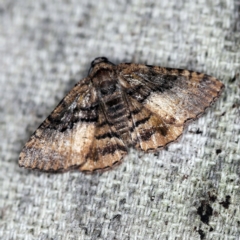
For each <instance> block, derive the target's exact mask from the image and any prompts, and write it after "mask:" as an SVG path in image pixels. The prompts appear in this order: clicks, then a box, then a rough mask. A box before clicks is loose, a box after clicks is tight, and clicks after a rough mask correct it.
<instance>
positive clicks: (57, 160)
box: [19, 78, 98, 172]
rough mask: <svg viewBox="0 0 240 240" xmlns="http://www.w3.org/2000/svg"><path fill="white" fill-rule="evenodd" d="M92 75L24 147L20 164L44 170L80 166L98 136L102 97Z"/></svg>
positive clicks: (59, 106) (73, 90)
mask: <svg viewBox="0 0 240 240" xmlns="http://www.w3.org/2000/svg"><path fill="white" fill-rule="evenodd" d="M90 84H91V83H90V80H89V79H88V78H86V79H84V80H82V81H81V82H80V83H78V84H77V85H76V86H75V87H74V88H73V89H72V90H71V91H70V92H69V93H68V95H67V96H66V97H65V98H64V99H63V100H62V101H61V102H60V103H59V105H58V106H57V107H56V108H55V110H54V111H53V112H52V113H51V115H50V116H49V117H48V118H47V119H46V120H45V121H44V122H43V123H42V124H41V125H40V126H39V128H38V129H37V130H36V131H35V133H34V134H33V135H32V136H31V138H30V140H29V141H28V142H27V143H26V145H25V147H24V148H23V150H22V152H21V154H20V157H19V165H20V166H24V167H26V168H31V169H39V170H43V171H52V172H56V171H65V170H68V169H73V168H78V167H79V166H81V165H82V164H83V163H84V162H85V161H86V157H87V154H88V152H89V149H90V147H91V145H92V142H93V140H94V134H95V129H96V122H97V120H98V116H97V114H98V97H97V94H96V91H95V89H94V88H93V87H91V85H90Z"/></svg>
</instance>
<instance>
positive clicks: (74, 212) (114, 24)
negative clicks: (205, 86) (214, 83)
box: [0, 0, 240, 240]
mask: <svg viewBox="0 0 240 240" xmlns="http://www.w3.org/2000/svg"><path fill="white" fill-rule="evenodd" d="M96 2H97V1H94V0H90V1H78V0H69V1H63V0H62V1H60V0H54V1H47V0H45V1H42V0H41V1H31V0H18V1H15V0H4V1H0V96H1V101H0V139H1V144H0V239H4V240H10V239H26V240H27V239H29V240H30V239H42V240H45V239H56V240H60V239H67V240H68V239H84V240H85V239H119V240H122V239H123V240H124V239H240V230H239V229H240V204H239V201H240V200H239V199H240V189H239V184H240V140H239V138H240V137H239V135H240V79H239V73H240V24H239V23H240V11H239V9H240V2H239V1H235V2H234V1H231V0H217V1H211V0H199V1H191V0H185V1H184V0H172V1H169V0H162V1H140V0H133V1H99V3H96ZM156 2H158V3H156ZM99 56H106V57H108V59H109V60H110V61H112V62H115V63H119V62H126V61H127V62H134V63H147V64H152V65H161V66H166V67H175V68H186V69H190V70H195V71H199V72H204V73H207V74H210V75H213V76H215V77H217V78H219V79H220V80H222V81H223V82H224V83H225V85H226V89H225V91H224V92H223V94H222V96H221V98H220V99H219V100H218V101H217V102H216V104H215V105H214V106H212V107H211V108H210V109H209V110H208V111H207V112H206V114H204V115H203V116H202V117H201V118H200V119H199V120H197V121H195V122H193V123H191V124H190V125H189V127H187V128H186V130H185V133H184V135H183V137H182V138H181V139H180V140H179V141H178V142H177V143H173V144H171V145H170V146H169V147H168V148H167V149H166V150H162V151H160V152H159V154H157V155H152V154H142V153H139V152H137V151H131V152H130V154H129V155H128V157H127V158H126V159H125V161H124V162H123V163H122V165H120V166H119V167H117V168H115V169H114V170H112V171H108V172H105V173H103V174H94V175H85V174H83V173H80V172H74V173H73V172H70V173H64V174H47V173H40V172H36V171H30V170H26V169H20V168H19V167H18V163H17V161H18V155H19V152H20V151H21V149H22V147H23V145H24V143H25V142H26V141H27V140H28V138H29V137H30V135H31V133H32V132H33V131H34V130H35V129H36V128H37V127H38V125H39V124H40V123H41V122H42V121H43V120H44V119H45V118H46V117H47V116H48V114H49V113H50V112H51V110H53V108H54V107H55V106H56V104H57V103H58V102H59V101H60V100H61V98H62V97H63V96H64V95H65V94H66V92H67V91H69V90H70V89H71V87H72V86H73V85H74V84H75V83H76V82H78V81H79V80H80V79H81V78H83V77H85V76H86V75H87V71H88V68H89V64H90V62H91V61H92V60H93V59H94V58H95V57H99Z"/></svg>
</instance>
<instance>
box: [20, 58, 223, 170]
mask: <svg viewBox="0 0 240 240" xmlns="http://www.w3.org/2000/svg"><path fill="white" fill-rule="evenodd" d="M223 88H224V85H223V84H222V83H221V82H220V81H218V80H217V79H216V78H214V77H211V76H208V75H206V74H203V73H198V72H193V71H188V70H182V69H174V68H163V67H157V66H150V65H142V64H133V63H121V64H119V65H114V64H113V63H111V62H109V61H108V59H107V58H105V57H99V58H96V59H95V60H94V61H92V63H91V68H90V70H89V75H88V76H87V77H86V78H85V79H83V80H81V81H80V82H79V83H77V84H76V85H75V87H74V88H73V89H72V90H71V91H70V92H69V93H68V94H67V95H66V96H65V98H64V99H63V100H62V101H61V102H60V103H59V104H58V106H57V107H56V108H55V109H54V110H53V112H52V113H51V114H50V116H49V117H48V118H47V119H46V120H45V121H44V122H43V123H42V124H41V125H40V126H39V128H38V129H37V130H36V131H35V132H34V134H33V135H32V136H31V138H30V140H29V141H28V142H27V143H26V145H25V147H24V148H23V150H22V152H21V154H20V157H19V165H20V166H21V167H26V168H31V169H39V170H42V171H50V172H59V171H66V170H70V169H78V170H80V171H87V172H93V171H96V170H104V169H109V168H111V167H113V166H114V165H116V164H117V163H120V162H121V161H122V159H123V158H124V156H126V155H127V154H128V149H129V148H135V149H139V150H142V151H144V152H156V151H158V150H159V149H160V148H162V147H164V146H166V145H167V144H168V143H170V142H173V141H175V140H176V139H177V138H179V136H180V135H181V134H182V132H183V129H184V126H185V125H186V122H187V121H189V120H193V119H196V118H197V117H198V116H199V115H200V114H202V113H203V112H204V111H205V109H206V108H207V107H208V106H210V105H211V104H212V103H213V102H214V101H215V100H216V99H217V98H218V97H219V95H220V93H221V92H222V90H223Z"/></svg>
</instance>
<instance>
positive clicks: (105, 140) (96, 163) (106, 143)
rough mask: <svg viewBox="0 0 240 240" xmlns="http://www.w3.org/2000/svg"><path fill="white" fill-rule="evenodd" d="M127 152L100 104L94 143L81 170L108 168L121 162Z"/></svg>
mask: <svg viewBox="0 0 240 240" xmlns="http://www.w3.org/2000/svg"><path fill="white" fill-rule="evenodd" d="M126 154H127V147H126V146H125V144H124V143H123V141H122V140H121V138H120V137H119V134H118V132H117V131H116V128H115V126H114V125H113V124H111V123H110V122H109V121H108V120H107V117H106V113H105V109H104V107H103V106H102V105H101V104H100V106H99V109H98V122H97V124H96V130H95V135H94V139H93V143H92V146H91V149H90V151H89V153H88V155H87V156H86V163H84V164H83V165H82V166H81V168H80V170H81V171H85V172H92V171H96V170H107V169H108V168H111V167H112V166H114V165H117V164H119V163H121V160H122V159H123V157H124V156H125V155H126Z"/></svg>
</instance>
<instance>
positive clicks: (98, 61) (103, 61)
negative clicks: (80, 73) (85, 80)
mask: <svg viewBox="0 0 240 240" xmlns="http://www.w3.org/2000/svg"><path fill="white" fill-rule="evenodd" d="M113 65H114V64H113V63H111V62H110V61H108V59H107V58H106V57H97V58H95V59H94V60H93V61H92V62H91V67H90V69H89V71H88V74H90V73H92V72H96V71H97V70H98V69H100V68H107V67H108V66H110V67H112V66H113Z"/></svg>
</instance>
